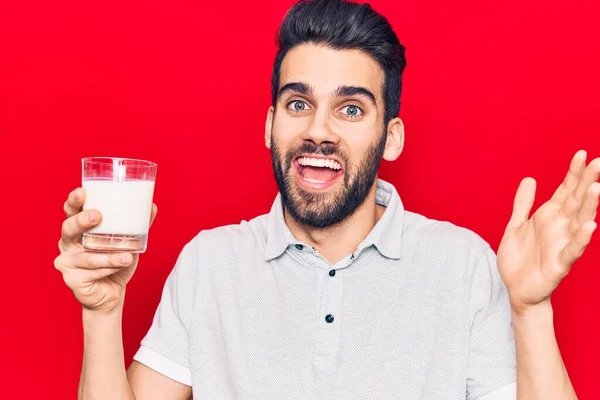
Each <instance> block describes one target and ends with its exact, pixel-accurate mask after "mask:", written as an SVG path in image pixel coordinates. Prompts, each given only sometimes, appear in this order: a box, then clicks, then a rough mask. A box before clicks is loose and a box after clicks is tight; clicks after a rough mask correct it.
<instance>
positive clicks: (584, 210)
mask: <svg viewBox="0 0 600 400" xmlns="http://www.w3.org/2000/svg"><path fill="white" fill-rule="evenodd" d="M599 198H600V182H594V183H592V184H591V185H590V187H589V189H588V191H587V192H586V194H585V197H584V198H583V202H582V203H581V207H580V209H579V213H578V218H577V220H578V222H579V224H580V225H583V224H585V223H586V222H588V221H592V220H594V219H595V218H596V212H597V211H598V201H599Z"/></svg>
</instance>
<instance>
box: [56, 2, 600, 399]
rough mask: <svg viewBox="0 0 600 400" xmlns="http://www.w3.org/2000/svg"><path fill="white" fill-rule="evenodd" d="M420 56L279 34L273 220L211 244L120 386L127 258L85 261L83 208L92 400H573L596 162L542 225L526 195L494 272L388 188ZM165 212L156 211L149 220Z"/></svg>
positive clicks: (307, 31)
mask: <svg viewBox="0 0 600 400" xmlns="http://www.w3.org/2000/svg"><path fill="white" fill-rule="evenodd" d="M404 66H405V57H404V47H403V46H402V45H401V44H400V42H399V41H398V39H397V37H396V35H395V33H394V32H393V30H392V29H391V27H390V26H389V24H388V23H387V21H386V20H385V19H384V18H383V17H382V16H380V15H378V14H377V13H375V12H374V11H373V10H372V9H371V8H370V7H369V6H368V5H358V4H352V3H347V2H344V1H341V0H323V1H314V2H299V3H297V4H296V5H295V6H294V7H293V8H292V9H291V10H290V11H289V13H288V14H287V15H286V18H285V20H284V22H283V24H282V26H281V28H280V32H279V51H278V54H277V56H276V59H275V66H274V70H273V79H272V100H273V101H272V106H271V107H270V108H269V110H268V114H267V120H266V129H265V131H266V132H265V143H266V146H267V147H268V148H270V149H271V154H272V163H273V169H274V172H275V177H276V180H277V184H278V187H279V195H278V196H277V198H276V199H275V202H274V204H273V207H272V209H271V212H270V213H269V214H267V215H263V216H259V217H257V218H255V219H253V220H251V221H250V222H243V223H241V224H240V225H236V226H227V227H221V228H218V229H214V230H210V231H203V232H201V233H200V234H199V235H198V236H197V237H195V238H194V239H193V240H192V241H191V242H190V243H188V244H187V245H186V246H185V247H184V249H183V251H182V252H181V254H180V257H179V259H178V261H177V264H176V266H175V268H174V269H173V271H172V273H171V274H170V275H169V277H168V279H167V282H166V284H165V288H164V292H163V296H162V299H161V302H160V305H159V308H158V310H157V312H156V315H155V318H154V322H153V325H152V327H151V328H150V330H149V332H148V333H147V335H146V337H145V338H144V340H143V341H142V346H141V347H140V350H139V351H138V353H137V354H136V356H135V361H134V362H133V363H132V365H131V366H130V367H129V369H128V370H127V371H125V369H124V366H123V364H124V359H123V345H122V338H121V314H122V309H123V302H124V298H125V287H126V284H127V283H128V282H129V280H130V279H131V277H132V275H133V273H134V271H135V268H136V266H137V258H136V257H134V256H132V255H131V254H126V253H122V254H95V253H90V252H86V251H84V250H83V249H82V247H81V245H80V244H79V243H80V242H79V241H80V237H81V233H82V232H84V231H85V230H87V229H89V228H91V227H92V226H94V225H96V224H98V223H99V221H100V219H101V216H100V215H99V213H98V212H96V211H88V212H82V211H81V206H82V204H83V201H84V199H85V193H84V192H83V191H82V189H76V190H75V191H73V192H72V193H71V194H70V195H69V198H68V200H67V202H66V203H65V211H66V214H67V216H68V219H67V220H66V221H65V223H64V224H63V232H62V239H61V241H60V243H59V247H60V251H61V254H60V255H59V256H58V257H57V259H56V261H55V265H56V267H57V268H58V269H59V270H60V271H61V273H62V274H63V277H64V280H65V282H66V283H67V285H68V286H69V287H70V288H71V289H72V290H73V293H74V295H75V297H76V298H77V300H78V301H79V302H81V304H82V305H83V326H84V343H85V350H84V360H83V369H82V374H81V382H80V398H83V399H138V400H139V399H142V400H146V399H167V398H168V399H188V398H190V397H191V396H192V394H193V397H194V398H197V399H464V398H467V399H484V400H492V399H500V400H509V399H515V398H518V399H520V400H523V399H544V400H550V399H561V400H563V399H574V398H576V396H575V393H574V390H573V387H572V386H571V383H570V381H569V378H568V375H567V372H566V370H565V368H564V365H563V363H562V359H561V356H560V352H559V349H558V346H557V343H556V339H555V337H554V328H553V322H552V307H551V304H550V300H549V299H550V295H551V293H552V292H553V290H554V289H555V288H556V287H557V285H558V284H559V282H560V281H561V279H562V278H563V277H564V276H565V275H566V274H567V273H568V271H569V268H570V267H571V265H572V264H573V263H574V262H575V260H576V259H577V258H578V257H580V256H581V254H582V253H583V251H584V249H585V247H586V246H587V244H588V243H589V241H590V239H591V235H592V232H593V231H594V230H595V228H596V224H595V222H594V218H595V216H596V210H597V207H598V198H599V196H600V183H598V182H596V181H597V180H598V178H599V175H600V159H596V160H594V161H593V162H591V163H590V164H589V165H587V167H586V154H585V152H583V151H581V152H578V153H577V154H576V155H575V157H574V158H573V161H572V162H571V166H570V168H569V172H568V174H567V176H566V178H565V180H564V182H563V184H562V185H561V186H560V187H559V188H558V189H557V190H556V192H555V194H554V195H553V197H552V198H551V199H550V200H549V201H548V202H547V203H545V204H544V205H543V206H542V207H541V208H540V209H539V210H538V211H537V212H536V213H535V214H534V215H533V216H532V217H531V218H529V214H530V211H531V208H532V205H533V202H534V196H535V181H533V180H532V179H531V178H527V179H524V180H523V182H522V183H521V185H520V187H519V189H518V191H517V194H516V197H515V203H514V209H513V214H512V218H511V220H510V221H509V223H508V226H507V228H506V233H505V236H504V238H503V240H502V243H501V246H500V248H499V251H498V258H497V262H496V256H495V254H494V253H493V251H492V250H491V249H490V247H489V245H488V244H487V243H485V242H484V241H483V240H482V239H481V238H480V237H479V236H477V235H476V234H474V233H473V232H470V231H468V230H466V229H463V228H459V227H456V226H454V225H452V224H450V223H445V222H440V221H434V220H430V219H427V218H425V217H424V216H420V215H417V214H414V213H411V212H408V211H405V210H404V209H403V206H402V202H401V200H400V197H399V195H398V193H397V192H396V190H395V188H394V187H393V186H392V185H390V184H389V183H386V182H384V181H382V180H378V179H377V171H378V167H379V162H380V160H381V158H383V159H385V160H388V161H393V160H395V159H397V158H398V157H399V156H400V154H401V152H402V147H403V142H404V129H403V125H402V121H401V120H400V119H399V118H398V117H397V115H398V112H399V105H400V102H399V99H400V89H401V76H402V72H403V69H404ZM155 215H156V208H154V210H153V217H154V216H155Z"/></svg>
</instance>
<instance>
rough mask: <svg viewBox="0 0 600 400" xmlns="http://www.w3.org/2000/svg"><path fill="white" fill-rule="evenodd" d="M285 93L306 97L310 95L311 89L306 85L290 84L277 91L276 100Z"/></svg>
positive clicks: (299, 83) (300, 83)
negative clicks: (294, 93)
mask: <svg viewBox="0 0 600 400" xmlns="http://www.w3.org/2000/svg"><path fill="white" fill-rule="evenodd" d="M287 92H296V93H300V94H303V95H306V96H308V95H310V94H312V92H313V89H312V88H311V87H310V86H309V85H307V84H306V83H302V82H290V83H287V84H285V85H283V86H282V87H281V89H279V91H278V92H277V99H280V98H281V96H283V95H284V94H286V93H287Z"/></svg>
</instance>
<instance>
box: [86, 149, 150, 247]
mask: <svg viewBox="0 0 600 400" xmlns="http://www.w3.org/2000/svg"><path fill="white" fill-rule="evenodd" d="M81 163H82V187H83V189H84V190H85V203H84V205H83V209H84V210H98V211H100V213H101V214H102V220H101V222H100V224H99V225H97V226H95V227H94V228H92V229H91V230H89V231H87V232H85V233H84V234H83V237H82V244H83V247H84V248H85V249H88V250H92V251H127V252H131V253H143V252H145V251H146V246H147V244H148V229H149V227H150V214H151V212H152V198H153V195H154V181H155V179H156V167H157V165H156V164H155V163H153V162H150V161H144V160H135V159H131V158H114V157H87V158H83V159H82V160H81Z"/></svg>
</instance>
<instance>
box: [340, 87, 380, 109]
mask: <svg viewBox="0 0 600 400" xmlns="http://www.w3.org/2000/svg"><path fill="white" fill-rule="evenodd" d="M334 94H335V95H336V96H340V97H349V96H356V95H361V96H365V97H367V98H368V99H369V100H370V101H371V103H373V105H374V106H375V107H377V101H376V100H375V95H374V94H373V92H371V91H370V90H369V89H367V88H364V87H361V86H340V87H338V88H337V89H335V92H334Z"/></svg>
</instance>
